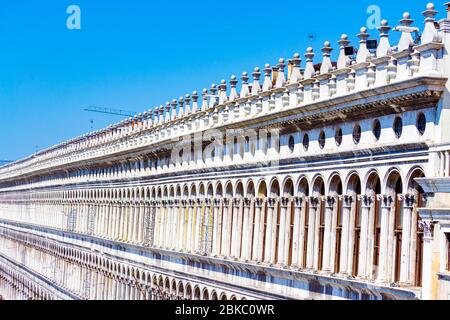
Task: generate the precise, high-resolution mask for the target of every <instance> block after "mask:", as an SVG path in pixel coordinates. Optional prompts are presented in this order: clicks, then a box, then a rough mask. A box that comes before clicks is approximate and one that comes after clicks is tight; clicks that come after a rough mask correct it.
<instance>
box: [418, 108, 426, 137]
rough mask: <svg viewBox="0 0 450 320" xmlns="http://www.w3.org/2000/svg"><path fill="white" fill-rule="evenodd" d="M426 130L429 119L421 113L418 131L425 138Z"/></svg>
mask: <svg viewBox="0 0 450 320" xmlns="http://www.w3.org/2000/svg"><path fill="white" fill-rule="evenodd" d="M426 129H427V119H426V118H425V115H424V114H423V113H420V114H419V116H418V117H417V130H418V131H419V133H420V135H421V136H423V134H424V133H425V130H426Z"/></svg>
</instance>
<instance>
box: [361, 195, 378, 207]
mask: <svg viewBox="0 0 450 320" xmlns="http://www.w3.org/2000/svg"><path fill="white" fill-rule="evenodd" d="M359 200H360V201H361V204H362V205H363V206H364V207H366V208H367V207H370V206H371V205H372V203H373V200H374V199H373V197H372V196H368V195H366V194H365V195H361V196H359Z"/></svg>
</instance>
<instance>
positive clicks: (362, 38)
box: [356, 27, 370, 63]
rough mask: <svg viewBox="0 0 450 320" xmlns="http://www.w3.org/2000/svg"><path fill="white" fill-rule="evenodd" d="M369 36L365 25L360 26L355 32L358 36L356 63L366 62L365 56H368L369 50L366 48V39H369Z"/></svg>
mask: <svg viewBox="0 0 450 320" xmlns="http://www.w3.org/2000/svg"><path fill="white" fill-rule="evenodd" d="M369 36H370V35H369V34H368V33H367V28H366V27H362V28H361V29H360V30H359V33H358V34H357V37H358V38H359V49H358V53H357V54H356V63H363V62H366V61H367V58H369V57H370V52H369V50H368V49H367V39H369Z"/></svg>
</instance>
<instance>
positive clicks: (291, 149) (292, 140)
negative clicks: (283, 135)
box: [289, 136, 295, 153]
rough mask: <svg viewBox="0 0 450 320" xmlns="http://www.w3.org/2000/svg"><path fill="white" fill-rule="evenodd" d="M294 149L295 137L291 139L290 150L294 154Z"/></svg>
mask: <svg viewBox="0 0 450 320" xmlns="http://www.w3.org/2000/svg"><path fill="white" fill-rule="evenodd" d="M294 148H295V139H294V137H293V136H290V137H289V150H290V151H291V153H292V152H294Z"/></svg>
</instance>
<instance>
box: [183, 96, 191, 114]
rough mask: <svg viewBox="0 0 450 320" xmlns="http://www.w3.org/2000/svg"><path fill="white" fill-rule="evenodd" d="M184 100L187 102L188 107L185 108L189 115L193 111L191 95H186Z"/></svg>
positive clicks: (185, 112)
mask: <svg viewBox="0 0 450 320" xmlns="http://www.w3.org/2000/svg"><path fill="white" fill-rule="evenodd" d="M184 101H185V102H186V107H185V108H184V115H185V116H188V115H189V114H190V113H191V109H190V106H191V96H190V95H188V94H187V95H185V96H184Z"/></svg>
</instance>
